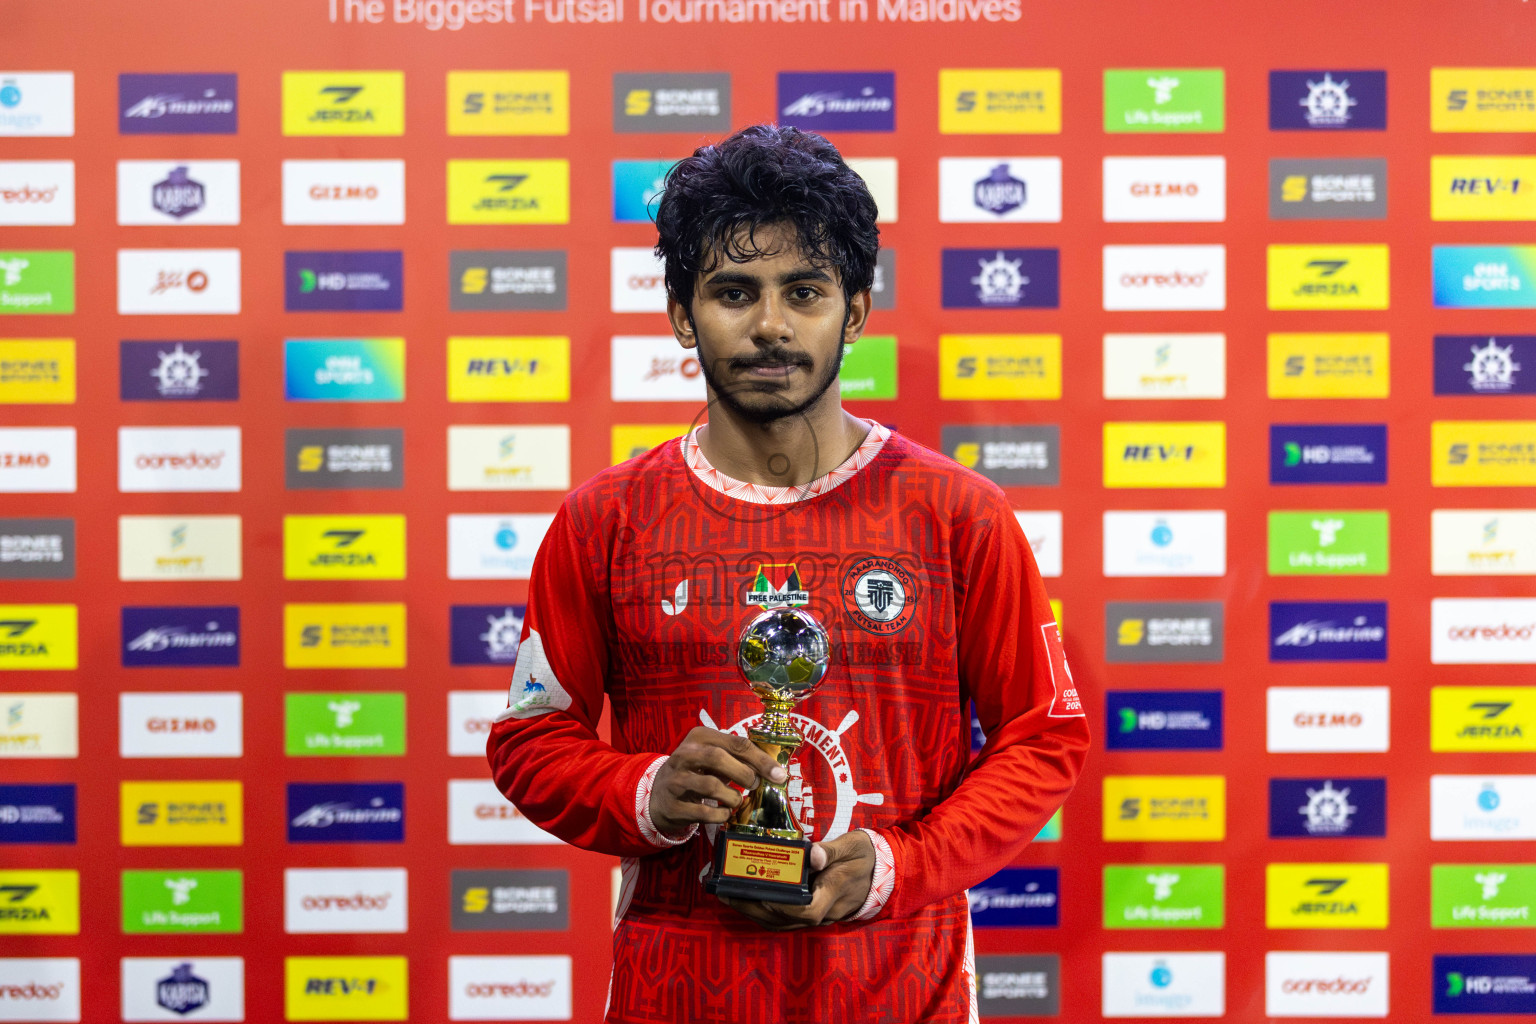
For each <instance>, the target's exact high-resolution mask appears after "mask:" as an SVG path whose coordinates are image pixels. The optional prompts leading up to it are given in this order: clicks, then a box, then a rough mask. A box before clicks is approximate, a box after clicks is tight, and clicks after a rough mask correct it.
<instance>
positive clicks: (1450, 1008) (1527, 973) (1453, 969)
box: [1434, 953, 1536, 1014]
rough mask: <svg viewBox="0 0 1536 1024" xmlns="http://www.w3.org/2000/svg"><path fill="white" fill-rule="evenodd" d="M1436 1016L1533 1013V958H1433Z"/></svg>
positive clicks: (1535, 987) (1535, 990)
mask: <svg viewBox="0 0 1536 1024" xmlns="http://www.w3.org/2000/svg"><path fill="white" fill-rule="evenodd" d="M1434 979H1435V980H1434V984H1435V993H1434V995H1435V1013H1437V1014H1440V1013H1521V1014H1530V1013H1536V956H1533V955H1531V954H1529V953H1526V954H1518V955H1513V956H1493V955H1478V954H1462V955H1449V954H1445V955H1436V957H1435V969H1434Z"/></svg>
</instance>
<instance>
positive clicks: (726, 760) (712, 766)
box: [689, 744, 762, 789]
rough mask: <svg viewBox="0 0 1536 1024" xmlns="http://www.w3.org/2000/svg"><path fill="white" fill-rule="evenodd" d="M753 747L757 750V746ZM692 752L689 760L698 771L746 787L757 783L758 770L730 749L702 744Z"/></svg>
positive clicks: (748, 787) (749, 787)
mask: <svg viewBox="0 0 1536 1024" xmlns="http://www.w3.org/2000/svg"><path fill="white" fill-rule="evenodd" d="M748 746H751V744H748ZM752 749H753V750H757V748H756V747H753V748H752ZM690 753H691V755H692V756H691V757H690V758H689V760H690V761H691V762H692V767H693V769H694V770H695V771H697V772H700V773H707V774H710V775H714V776H716V777H717V778H721V779H724V780H725V781H726V782H734V783H736V785H738V786H741V787H743V788H745V789H751V788H752V787H753V786H756V785H757V770H756V769H755V768H754V767H753V766H752V764H751V763H750V762H746V761H742V760H741V759H740V758H738V757H736V756H735V755H734V754H733V753H732V752H731V751H730V750H728V749H725V748H723V747H715V746H708V745H706V744H700V745H699V749H698V750H697V751H691V752H690ZM758 753H762V751H758Z"/></svg>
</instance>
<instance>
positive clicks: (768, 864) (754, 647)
mask: <svg viewBox="0 0 1536 1024" xmlns="http://www.w3.org/2000/svg"><path fill="white" fill-rule="evenodd" d="M831 660H832V643H831V641H830V640H828V639H827V631H826V630H825V629H823V628H822V625H821V623H819V622H817V621H816V619H815V618H814V617H813V616H812V615H810V614H809V613H807V612H805V611H802V610H801V609H799V608H770V609H768V610H767V611H765V612H763V613H762V614H761V615H759V616H758V617H757V618H755V619H753V620H752V621H751V622H750V623H749V624H748V625H747V628H746V629H745V630H744V631H743V632H742V634H741V641H740V642H739V643H738V644H737V646H736V665H737V667H738V668H739V669H741V674H742V675H744V676H746V677H747V685H749V686H751V687H752V692H753V693H755V694H757V696H758V698H759V699H760V700H761V701H762V702H763V720H762V724H761V726H759V727H758V728H755V729H748V730H747V737H748V738H749V739H750V740H751V741H752V742H753V743H755V744H756V745H757V746H758V748H759V749H761V750H763V751H766V752H767V754H768V755H769V756H770V757H772V758H773V759H774V760H776V761H778V763H779V764H780V766H782V767H783V768H784V769H785V770H786V771H787V770H788V768H789V759H790V757H791V756H792V755H793V754H794V752H795V751H796V750H797V749H798V748H799V746H800V744H801V743H802V742H804V739H805V737H803V736H801V735H800V733H799V732H797V731H796V729H795V725H794V723H793V722H792V721H790V717H789V713H790V711H792V710H793V709H794V707H795V705H796V704H798V703H799V702H800V701H802V700H804V699H805V698H807V697H809V696H810V695H811V694H813V693H815V692H816V688H817V687H818V686H820V685H821V680H822V677H823V676H825V675H826V674H827V665H828V664H829V663H830V662H831ZM787 787H788V781H787V780H786V781H785V782H770V781H769V780H767V779H764V778H761V777H759V778H758V780H757V785H756V786H754V787H753V788H752V789H751V790H750V791H748V792H747V793H745V794H743V796H744V797H745V799H743V800H742V802H741V806H740V807H738V808H736V811H735V813H734V814H732V815H731V820H730V821H729V822H728V823H727V824H726V826H725V827H724V828H723V829H721V830H720V833H719V835H718V836H717V837H716V839H715V865H714V868H713V870H711V872H710V873H709V875H708V877H706V878H705V880H704V889H705V891H707V892H712V893H718V894H719V895H721V896H728V897H730V898H732V899H743V900H761V901H764V902H767V903H794V904H799V905H801V906H803V905H805V904H807V903H809V902H811V885H810V873H811V843H810V840H808V839H806V838H805V829H803V828H801V827H800V823H799V822H798V821H796V820H795V815H794V812H793V811H792V810H790V806H789V791H788V788H787Z"/></svg>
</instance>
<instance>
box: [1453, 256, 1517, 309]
mask: <svg viewBox="0 0 1536 1024" xmlns="http://www.w3.org/2000/svg"><path fill="white" fill-rule="evenodd" d="M1433 253H1434V255H1433V259H1434V278H1435V306H1436V307H1437V308H1439V309H1536V245H1437V246H1435V247H1434V250H1433Z"/></svg>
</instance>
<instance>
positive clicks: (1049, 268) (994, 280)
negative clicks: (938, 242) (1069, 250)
mask: <svg viewBox="0 0 1536 1024" xmlns="http://www.w3.org/2000/svg"><path fill="white" fill-rule="evenodd" d="M1059 265H1060V255H1059V252H1058V250H1056V249H998V248H992V249H945V250H944V252H943V273H944V284H943V306H944V308H945V309H1056V308H1058V307H1059V306H1060V305H1061V293H1060V287H1059V278H1060V269H1059Z"/></svg>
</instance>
